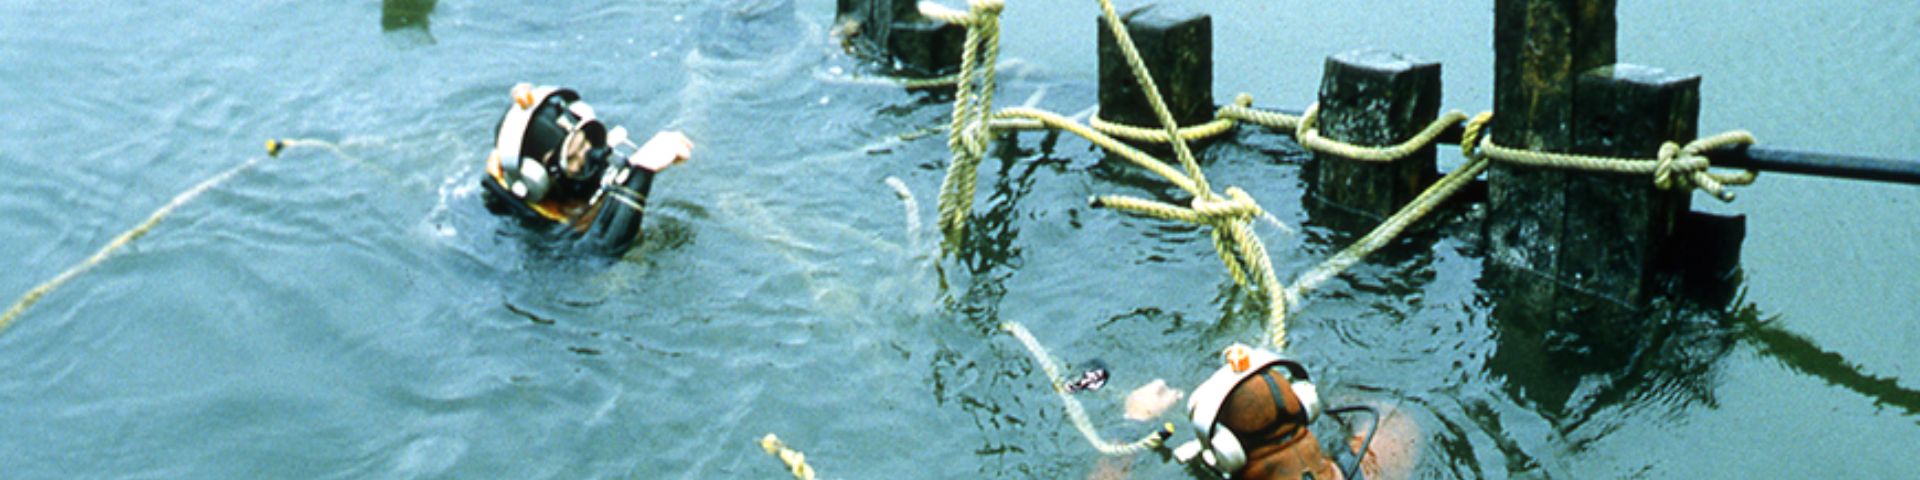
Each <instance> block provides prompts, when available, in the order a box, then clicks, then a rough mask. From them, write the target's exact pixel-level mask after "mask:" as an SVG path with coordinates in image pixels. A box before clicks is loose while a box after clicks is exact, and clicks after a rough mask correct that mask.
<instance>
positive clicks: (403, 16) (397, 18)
mask: <svg viewBox="0 0 1920 480" xmlns="http://www.w3.org/2000/svg"><path fill="white" fill-rule="evenodd" d="M437 1H438V0H382V1H381V2H380V31H382V32H387V33H388V34H393V35H395V36H405V37H415V38H417V39H418V40H419V41H420V42H421V43H428V44H431V43H433V32H432V30H431V29H429V28H428V27H429V26H428V24H427V17H429V16H431V15H433V7H434V4H435V3H437Z"/></svg>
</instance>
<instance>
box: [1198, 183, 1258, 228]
mask: <svg viewBox="0 0 1920 480" xmlns="http://www.w3.org/2000/svg"><path fill="white" fill-rule="evenodd" d="M1192 206H1193V213H1195V214H1198V215H1200V217H1202V218H1204V219H1206V221H1207V223H1211V224H1214V225H1225V224H1227V223H1230V222H1234V221H1239V220H1248V219H1251V218H1253V217H1254V216H1257V215H1260V213H1261V212H1262V210H1261V209H1260V204H1259V203H1256V202H1254V201H1253V196H1251V195H1248V194H1247V192H1246V191H1245V190H1241V189H1240V187H1227V196H1226V197H1225V198H1221V197H1218V196H1213V195H1206V196H1199V197H1194V199H1193V203H1192Z"/></svg>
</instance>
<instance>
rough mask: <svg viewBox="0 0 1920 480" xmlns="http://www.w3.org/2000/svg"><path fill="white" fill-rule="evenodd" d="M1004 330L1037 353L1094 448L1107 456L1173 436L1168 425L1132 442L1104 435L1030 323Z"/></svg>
mask: <svg viewBox="0 0 1920 480" xmlns="http://www.w3.org/2000/svg"><path fill="white" fill-rule="evenodd" d="M1000 329H1001V330H1006V331H1007V333H1011V334H1013V337H1014V338H1017V339H1019V340H1020V345H1022V346H1025V347H1027V353H1028V354H1031V355H1033V363H1037V364H1039V365H1040V371H1041V372H1044V373H1046V375H1047V384H1048V385H1051V386H1052V387H1053V393H1054V394H1055V395H1058V396H1059V397H1060V403H1061V404H1063V405H1065V406H1066V409H1067V419H1068V420H1070V421H1072V422H1073V427H1074V428H1076V429H1079V430H1080V435H1081V436H1083V437H1086V439H1087V443H1089V444H1092V445H1093V448H1094V450H1099V451H1100V453H1102V454H1105V455H1127V454H1132V453H1139V452H1143V451H1146V450H1150V449H1153V448H1158V447H1160V445H1161V444H1162V443H1163V442H1165V441H1166V439H1167V437H1171V436H1172V435H1173V425H1172V424H1167V425H1166V426H1165V427H1163V428H1162V429H1160V430H1157V431H1154V432H1153V433H1150V434H1147V436H1145V437H1142V438H1140V439H1139V440H1134V441H1132V442H1129V443H1115V442H1110V441H1107V440H1106V439H1104V438H1101V437H1100V431H1099V430H1096V429H1094V428H1093V421H1092V420H1091V419H1089V418H1087V409H1086V407H1083V406H1081V405H1080V400H1079V399H1077V398H1074V397H1073V394H1072V393H1068V392H1067V387H1066V381H1065V380H1063V379H1061V377H1060V364H1059V362H1057V361H1055V360H1054V359H1053V355H1050V354H1048V353H1047V348H1046V347H1043V346H1041V345H1040V340H1037V339H1035V338H1033V332H1029V331H1027V327H1026V326H1024V325H1021V324H1019V323H1017V322H1009V323H1007V324H1004V325H1001V326H1000Z"/></svg>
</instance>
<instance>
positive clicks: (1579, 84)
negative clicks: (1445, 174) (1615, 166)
mask: <svg viewBox="0 0 1920 480" xmlns="http://www.w3.org/2000/svg"><path fill="white" fill-rule="evenodd" d="M1613 7H1614V2H1613V1H1612V0H1499V1H1498V2H1497V3H1496V4H1495V9H1494V12H1495V13H1494V16H1495V24H1496V27H1495V28H1496V30H1495V33H1494V52H1495V66H1494V73H1495V74H1494V77H1495V87H1494V91H1495V93H1494V112H1495V113H1494V126H1493V134H1494V141H1495V142H1498V143H1500V144H1501V145H1505V146H1509V147H1519V148H1527V149H1533V150H1543V151H1556V152H1572V153H1584V154H1596V155H1610V156H1624V157H1640V158H1652V157H1653V156H1654V154H1655V153H1657V152H1658V151H1659V146H1660V144H1661V143H1663V142H1666V141H1669V140H1675V141H1682V142H1684V141H1686V140H1689V139H1692V138H1693V136H1694V135H1695V133H1696V131H1695V130H1696V126H1695V125H1696V123H1697V118H1698V115H1699V108H1700V106H1699V102H1700V100H1699V98H1700V97H1699V78H1698V77H1695V76H1683V75H1673V74H1669V73H1667V72H1664V71H1661V70H1657V69H1652V68H1646V67H1638V66H1632V65H1615V64H1613V59H1614V19H1613ZM1488 179H1489V185H1488V197H1489V198H1488V211H1487V241H1488V243H1489V246H1490V249H1489V250H1490V251H1489V256H1488V269H1487V275H1486V278H1487V281H1488V282H1489V283H1490V284H1491V285H1492V286H1494V287H1495V290H1497V291H1499V292H1500V296H1499V299H1498V301H1499V304H1498V305H1497V306H1496V307H1495V316H1496V317H1500V318H1501V319H1503V320H1504V321H1519V322H1521V323H1523V324H1526V328H1525V329H1527V330H1533V331H1535V332H1536V333H1539V334H1542V335H1546V338H1550V339H1555V343H1556V344H1555V345H1549V346H1548V348H1549V349H1550V350H1551V349H1572V350H1578V351H1588V352H1592V351H1595V350H1611V351H1628V350H1630V349H1631V348H1633V346H1634V345H1635V344H1636V341H1637V339H1638V337H1639V336H1640V335H1642V334H1643V332H1641V331H1640V329H1639V328H1637V325H1638V323H1637V322H1633V321H1632V320H1633V319H1636V318H1642V317H1643V316H1642V315H1641V314H1642V313H1643V312H1644V310H1645V307H1646V305H1647V303H1648V301H1649V300H1650V299H1651V297H1652V296H1653V293H1654V292H1655V291H1656V290H1659V288H1657V286H1658V285H1660V284H1661V281H1662V280H1663V278H1662V276H1661V275H1658V274H1657V272H1656V270H1657V269H1656V265H1658V263H1657V260H1658V259H1659V257H1660V254H1661V253H1662V252H1661V251H1662V249H1663V248H1664V247H1665V245H1666V244H1667V243H1668V241H1669V239H1670V238H1671V237H1672V234H1673V231H1674V225H1675V219H1676V218H1677V217H1678V215H1679V214H1680V213H1681V212H1684V211H1686V208H1687V202H1688V198H1689V194H1688V192H1671V191H1663V190H1659V189H1657V188H1656V187H1654V186H1653V181H1652V179H1651V178H1650V177H1648V176H1646V175H1625V174H1613V173H1605V172H1589V171H1575V170H1561V169H1549V168H1533V167H1525V166H1518V165H1511V164H1502V163H1497V162H1496V163H1495V164H1494V166H1493V168H1492V169H1490V170H1489V173H1488Z"/></svg>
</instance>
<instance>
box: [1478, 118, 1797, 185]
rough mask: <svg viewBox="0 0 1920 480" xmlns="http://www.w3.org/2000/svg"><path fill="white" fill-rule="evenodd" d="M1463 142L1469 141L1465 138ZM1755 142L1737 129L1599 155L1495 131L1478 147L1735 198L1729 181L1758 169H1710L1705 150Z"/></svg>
mask: <svg viewBox="0 0 1920 480" xmlns="http://www.w3.org/2000/svg"><path fill="white" fill-rule="evenodd" d="M1461 143H1463V144H1464V143H1467V142H1466V141H1465V140H1464V139H1462V141H1461ZM1753 143H1754V138H1753V134H1751V133H1748V132H1746V131H1744V130H1735V131H1731V132H1726V133H1721V134H1719V135H1714V136H1710V137H1705V138H1700V139H1696V140H1694V141H1692V142H1687V144H1686V145H1684V146H1683V145H1680V144H1677V143H1674V142H1667V143H1665V144H1662V145H1661V146H1660V152H1659V154H1658V155H1657V156H1655V157H1654V158H1653V159H1651V160H1649V159H1644V158H1624V157H1607V156H1599V155H1580V154H1573V153H1554V152H1536V151H1532V150H1525V149H1518V148H1508V147H1503V146H1500V144H1498V143H1495V142H1494V141H1493V136H1492V135H1490V134H1489V135H1482V136H1481V137H1480V138H1479V140H1478V142H1477V144H1476V145H1475V146H1474V148H1476V149H1478V150H1479V152H1480V154H1481V155H1485V156H1487V157H1488V158H1492V159H1494V160H1499V161H1502V162H1508V163H1514V164H1520V165H1528V166H1535V167H1548V168H1561V169H1573V170H1587V171H1596V172H1613V173H1626V174H1639V175H1649V174H1651V175H1652V176H1653V184H1654V186H1656V187H1659V188H1662V189H1669V190H1679V189H1691V188H1698V189H1700V191H1703V192H1707V193H1708V194H1710V195H1713V196H1714V198H1718V199H1720V200H1721V201H1733V198H1734V194H1733V192H1730V191H1727V190H1726V189H1725V188H1724V187H1725V186H1726V185H1748V184H1752V183H1753V181H1754V179H1756V178H1758V176H1759V174H1758V172H1755V171H1752V170H1747V171H1744V172H1740V173H1731V174H1728V173H1716V172H1712V171H1709V170H1708V169H1709V168H1711V167H1712V166H1713V165H1712V164H1711V163H1708V161H1707V157H1706V155H1705V154H1704V152H1706V151H1708V150H1715V149H1721V148H1729V147H1734V146H1739V145H1751V144H1753Z"/></svg>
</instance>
